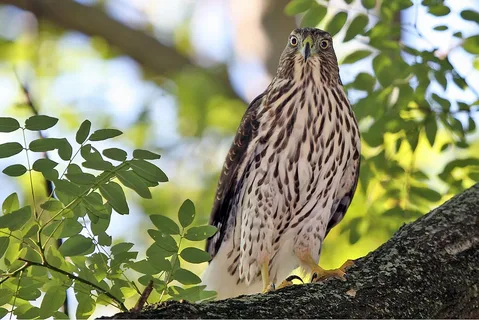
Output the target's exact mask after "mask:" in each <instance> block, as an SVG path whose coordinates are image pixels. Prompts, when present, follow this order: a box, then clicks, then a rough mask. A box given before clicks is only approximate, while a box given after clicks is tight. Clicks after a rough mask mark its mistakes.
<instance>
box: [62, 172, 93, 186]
mask: <svg viewBox="0 0 479 320" xmlns="http://www.w3.org/2000/svg"><path fill="white" fill-rule="evenodd" d="M65 176H66V177H67V178H68V180H70V181H71V182H73V183H76V184H81V185H86V186H91V185H93V184H95V182H96V177H95V176H94V175H92V174H90V173H68V174H66V175H65Z"/></svg>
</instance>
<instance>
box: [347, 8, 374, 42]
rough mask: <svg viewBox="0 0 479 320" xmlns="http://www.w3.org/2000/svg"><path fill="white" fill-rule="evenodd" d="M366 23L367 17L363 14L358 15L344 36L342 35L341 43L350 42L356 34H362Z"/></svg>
mask: <svg viewBox="0 0 479 320" xmlns="http://www.w3.org/2000/svg"><path fill="white" fill-rule="evenodd" d="M368 22H369V18H368V16H366V15H364V14H358V15H357V16H356V17H355V18H354V20H353V21H352V22H351V24H350V25H349V27H348V31H346V34H345V35H344V39H343V42H347V41H349V40H352V39H354V37H355V36H357V35H358V34H362V33H363V32H364V29H365V28H366V26H367V25H368Z"/></svg>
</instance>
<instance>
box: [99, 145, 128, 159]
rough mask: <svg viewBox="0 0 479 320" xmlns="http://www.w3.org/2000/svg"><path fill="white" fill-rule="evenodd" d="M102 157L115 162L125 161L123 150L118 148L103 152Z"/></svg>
mask: <svg viewBox="0 0 479 320" xmlns="http://www.w3.org/2000/svg"><path fill="white" fill-rule="evenodd" d="M103 155H104V156H105V157H107V158H110V159H113V160H116V161H125V160H126V156H127V153H126V151H124V150H121V149H118V148H109V149H105V150H103Z"/></svg>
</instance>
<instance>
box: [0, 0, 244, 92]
mask: <svg viewBox="0 0 479 320" xmlns="http://www.w3.org/2000/svg"><path fill="white" fill-rule="evenodd" d="M0 4H8V5H13V6H16V7H18V8H20V9H23V10H27V11H30V12H32V13H33V14H34V15H35V16H36V17H37V18H38V19H39V20H40V19H46V20H48V21H50V22H52V23H54V24H56V25H57V26H59V27H62V28H65V29H71V30H76V31H79V32H82V33H84V34H86V35H89V36H100V37H102V38H104V39H105V40H106V41H107V42H108V43H110V44H111V45H112V46H114V47H116V48H118V49H119V50H120V51H122V52H123V53H125V54H126V55H128V56H130V57H132V58H133V59H135V60H136V61H137V62H138V63H140V64H141V65H143V66H144V67H145V68H146V69H147V70H151V71H152V72H154V73H157V74H160V75H166V76H168V75H171V74H172V73H175V72H178V71H181V70H182V69H184V68H185V67H188V66H192V65H193V63H192V62H191V61H190V60H189V59H188V58H186V57H184V56H182V55H181V54H180V53H178V52H177V51H176V50H175V49H173V48H170V47H167V46H165V45H163V44H161V43H160V42H159V41H158V40H157V39H155V38H154V37H152V36H150V35H148V34H146V33H145V32H143V31H141V30H136V29H133V28H130V27H128V26H126V25H124V24H122V23H121V22H118V21H117V20H115V19H113V18H111V17H110V16H108V15H107V14H106V13H105V12H103V11H102V10H100V9H98V8H95V7H92V6H86V5H83V4H80V3H78V2H75V1H72V0H41V1H39V0H0ZM203 70H205V69H203ZM205 72H207V73H208V74H209V75H211V76H214V77H215V78H216V79H218V83H223V84H224V87H225V94H226V95H227V96H231V97H238V95H237V93H236V92H235V91H234V90H233V88H232V87H231V83H230V81H229V78H228V73H227V70H226V68H225V67H221V68H215V70H212V69H211V70H205Z"/></svg>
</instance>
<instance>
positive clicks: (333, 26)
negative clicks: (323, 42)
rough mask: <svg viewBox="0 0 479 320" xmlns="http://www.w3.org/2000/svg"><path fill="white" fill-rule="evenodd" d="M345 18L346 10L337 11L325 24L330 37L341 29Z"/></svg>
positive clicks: (346, 16) (346, 17)
mask: <svg viewBox="0 0 479 320" xmlns="http://www.w3.org/2000/svg"><path fill="white" fill-rule="evenodd" d="M347 19H348V14H347V13H346V12H344V11H340V12H338V13H337V14H336V16H334V17H333V18H332V19H331V21H329V23H328V25H327V26H326V30H327V31H328V32H329V34H330V35H331V36H332V37H333V36H335V35H336V34H337V33H338V32H339V31H341V28H342V27H343V26H344V24H345V23H346V20H347Z"/></svg>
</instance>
